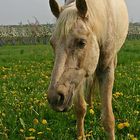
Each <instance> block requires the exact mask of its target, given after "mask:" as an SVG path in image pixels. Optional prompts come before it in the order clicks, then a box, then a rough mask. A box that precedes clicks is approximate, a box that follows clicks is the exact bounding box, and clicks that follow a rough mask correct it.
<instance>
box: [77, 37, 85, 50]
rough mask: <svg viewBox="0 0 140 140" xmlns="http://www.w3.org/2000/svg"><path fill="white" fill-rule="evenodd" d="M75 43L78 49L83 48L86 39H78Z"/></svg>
mask: <svg viewBox="0 0 140 140" xmlns="http://www.w3.org/2000/svg"><path fill="white" fill-rule="evenodd" d="M77 45H78V47H79V48H80V49H83V48H84V47H85V45H86V40H85V39H79V40H78V44H77Z"/></svg>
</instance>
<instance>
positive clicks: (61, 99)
mask: <svg viewBox="0 0 140 140" xmlns="http://www.w3.org/2000/svg"><path fill="white" fill-rule="evenodd" d="M58 95H59V99H58V105H59V106H61V105H63V103H64V99H65V97H64V94H63V93H62V92H58Z"/></svg>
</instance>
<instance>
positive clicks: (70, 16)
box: [55, 5, 78, 38]
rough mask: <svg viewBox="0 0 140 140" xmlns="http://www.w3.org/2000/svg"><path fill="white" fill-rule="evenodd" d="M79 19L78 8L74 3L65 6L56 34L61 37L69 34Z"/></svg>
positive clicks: (58, 21)
mask: <svg viewBox="0 0 140 140" xmlns="http://www.w3.org/2000/svg"><path fill="white" fill-rule="evenodd" d="M77 19H78V14H77V9H76V7H74V5H72V6H70V7H69V6H68V7H66V8H64V9H63V11H62V12H61V14H60V16H59V18H58V20H57V22H56V27H55V33H56V35H57V36H58V37H59V38H61V37H64V36H67V35H68V33H69V32H70V31H71V29H72V27H73V26H74V24H75V23H76V21H77Z"/></svg>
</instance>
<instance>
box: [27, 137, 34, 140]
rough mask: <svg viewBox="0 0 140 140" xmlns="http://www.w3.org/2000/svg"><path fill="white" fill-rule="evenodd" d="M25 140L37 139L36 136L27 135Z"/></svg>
mask: <svg viewBox="0 0 140 140" xmlns="http://www.w3.org/2000/svg"><path fill="white" fill-rule="evenodd" d="M25 140H35V137H34V136H30V137H26V138H25Z"/></svg>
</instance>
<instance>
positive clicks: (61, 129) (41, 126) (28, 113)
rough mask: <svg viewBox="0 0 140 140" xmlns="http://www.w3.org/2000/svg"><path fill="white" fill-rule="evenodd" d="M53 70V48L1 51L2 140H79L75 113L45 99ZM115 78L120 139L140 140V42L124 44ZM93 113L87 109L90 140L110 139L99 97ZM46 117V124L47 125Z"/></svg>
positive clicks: (0, 127)
mask: <svg viewBox="0 0 140 140" xmlns="http://www.w3.org/2000/svg"><path fill="white" fill-rule="evenodd" d="M52 66H53V54H52V50H51V48H50V47H49V46H42V45H40V46H39V45H38V46H15V47H13V46H5V47H1V48H0V139H1V140H6V139H8V140H24V139H29V138H28V137H30V138H31V136H33V137H32V139H36V140H75V139H76V125H75V123H76V118H75V115H74V111H73V110H71V111H70V112H67V113H58V112H54V111H53V110H51V109H50V108H49V106H48V102H47V100H46V91H47V87H48V85H49V81H50V75H51V71H52ZM115 77H116V79H115V84H114V89H113V109H114V114H115V119H116V140H129V139H130V140H131V139H133V140H134V137H135V138H137V139H140V41H127V42H126V43H125V45H124V48H123V49H122V50H121V51H120V53H119V56H118V67H117V69H116V73H115ZM94 112H95V114H91V113H90V112H89V109H88V110H87V115H86V119H85V132H86V134H87V139H89V140H94V139H95V140H106V139H107V138H106V136H105V132H104V129H103V127H102V125H101V120H100V100H99V99H96V100H95V102H94ZM43 119H45V120H47V124H46V123H42V120H43ZM36 120H38V121H39V122H37V121H36ZM125 122H126V124H127V125H126V126H124V127H123V128H122V129H119V128H118V124H119V125H123V123H125ZM128 123H129V124H128ZM30 128H34V129H30ZM132 135H134V137H133V136H132ZM132 137H133V138H132Z"/></svg>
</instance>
